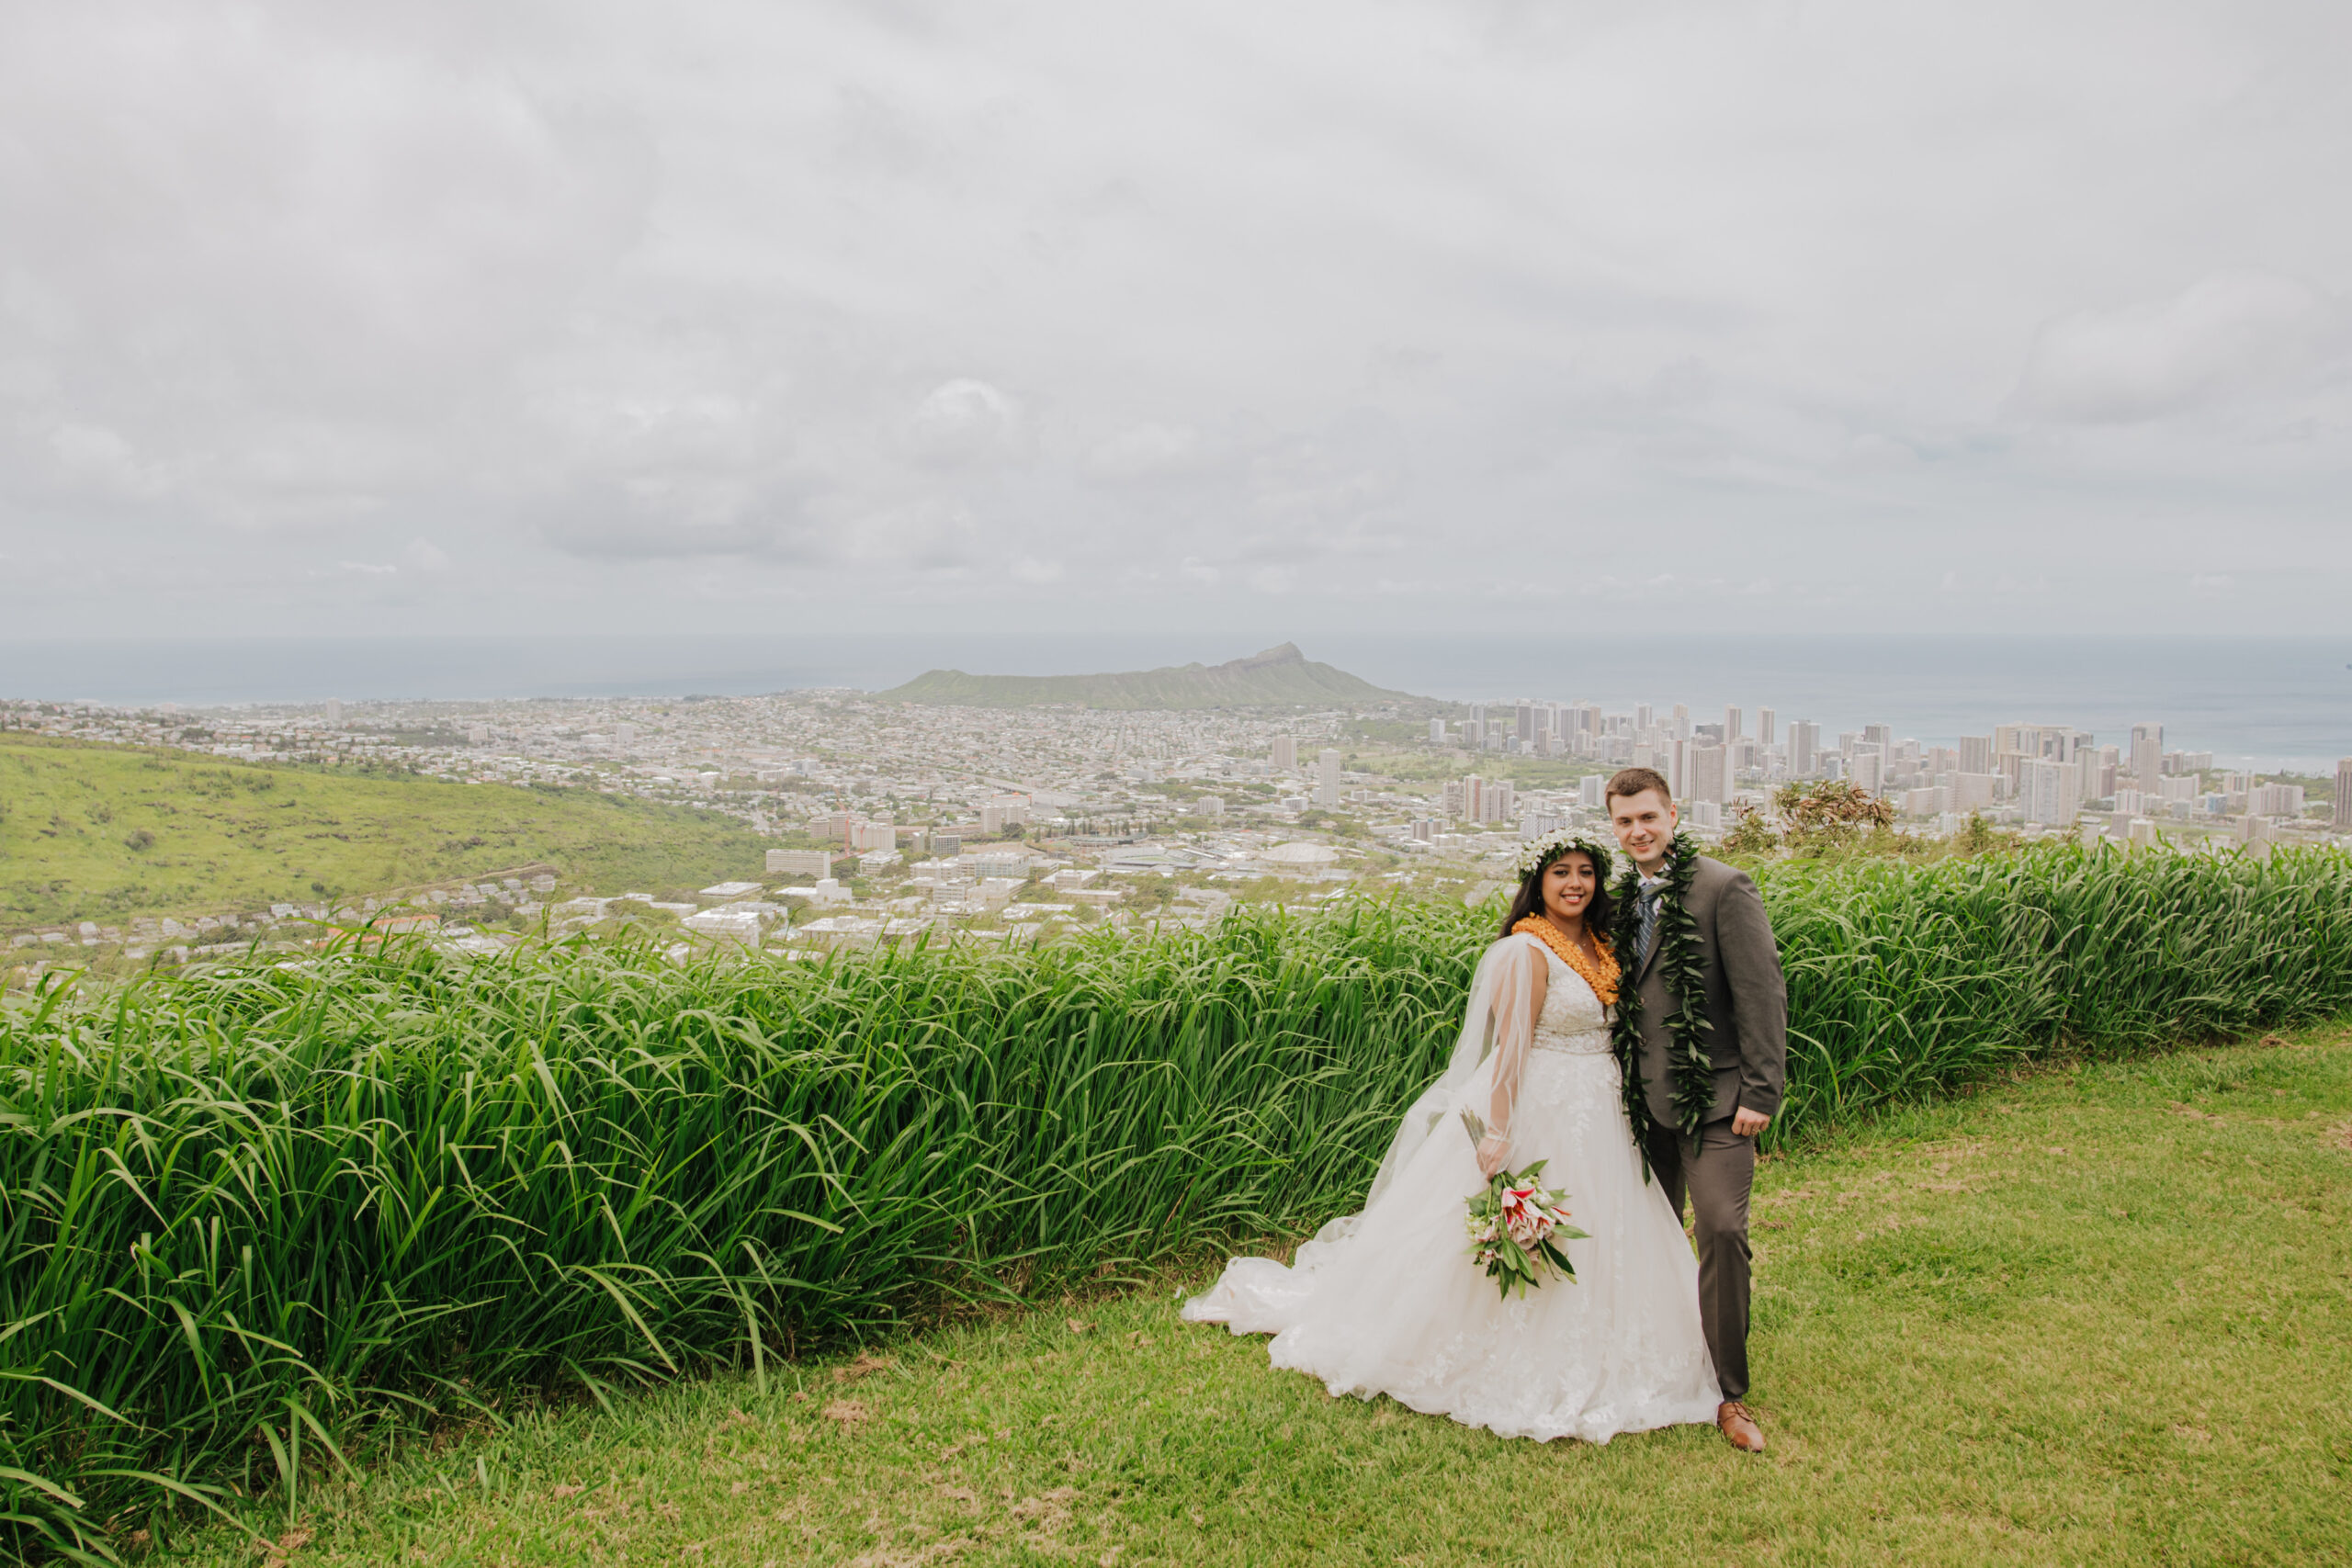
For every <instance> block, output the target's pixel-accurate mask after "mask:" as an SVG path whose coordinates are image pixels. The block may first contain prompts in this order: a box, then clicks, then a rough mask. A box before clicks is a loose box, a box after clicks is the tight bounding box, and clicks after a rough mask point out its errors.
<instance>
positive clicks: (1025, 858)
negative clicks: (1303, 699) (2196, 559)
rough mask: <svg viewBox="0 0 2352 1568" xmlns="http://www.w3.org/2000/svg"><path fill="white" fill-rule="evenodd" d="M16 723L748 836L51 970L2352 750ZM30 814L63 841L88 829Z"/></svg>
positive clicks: (1911, 818) (514, 710)
mask: <svg viewBox="0 0 2352 1568" xmlns="http://www.w3.org/2000/svg"><path fill="white" fill-rule="evenodd" d="M1276 651H1277V653H1279V654H1283V655H1286V656H1287V657H1288V659H1289V660H1291V661H1292V662H1294V663H1295V661H1296V655H1295V651H1293V650H1288V649H1283V650H1276ZM1260 657H1261V660H1262V659H1267V658H1270V657H1272V656H1264V655H1261V656H1260ZM1307 668H1309V669H1314V670H1321V669H1324V668H1326V667H1321V666H1310V667H1307ZM1212 673H1215V672H1214V671H1212ZM1093 679H1098V680H1108V679H1115V678H1109V677H1104V678H1093ZM1342 679H1348V678H1342ZM1365 691H1367V692H1370V691H1372V689H1371V688H1365ZM983 695H985V694H983ZM0 727H5V730H6V732H7V733H8V734H9V735H10V736H11V737H12V738H16V739H30V738H35V737H38V738H44V739H47V740H49V741H51V742H65V743H72V744H78V745H84V746H90V747H95V748H107V749H121V748H141V749H147V750H151V751H155V752H175V753H178V754H181V755H183V756H188V757H200V758H204V759H209V760H212V761H219V762H226V763H229V764H231V765H232V766H237V767H244V768H267V769H285V770H293V771H297V772H300V773H311V774H317V775H321V776H322V777H328V778H334V777H338V776H340V777H355V776H356V777H364V778H369V779H377V780H392V779H397V780H402V781H410V782H412V783H413V784H417V785H420V786H430V785H433V784H441V785H448V784H458V785H465V786H473V787H475V788H498V787H503V788H510V789H512V788H520V789H527V790H533V791H537V792H541V793H542V794H543V795H556V796H560V795H571V794H572V793H573V792H594V793H595V794H598V795H606V796H614V797H620V798H624V799H626V800H628V801H631V802H642V803H646V804H647V805H649V806H651V807H662V808H667V809H669V810H672V811H673V812H687V813H691V814H693V816H695V818H698V819H703V820H707V821H720V822H723V823H724V824H726V825H727V826H728V828H729V829H730V830H732V831H736V832H739V833H740V834H741V843H742V846H743V847H742V849H741V852H740V853H739V854H738V856H737V858H736V859H733V860H729V861H727V862H725V864H726V865H727V866H728V867H729V868H730V870H731V874H727V875H723V876H721V877H720V878H719V879H718V880H717V881H714V882H709V883H707V884H703V883H699V879H698V878H697V879H696V882H697V884H698V885H695V886H686V885H683V884H682V885H679V886H670V885H668V884H666V883H662V882H660V879H659V878H658V877H657V878H653V879H652V881H653V883H654V884H655V885H649V886H598V885H595V878H594V876H593V875H583V873H582V871H581V870H580V869H579V868H575V867H568V866H563V865H558V864H550V863H525V864H515V865H503V866H498V867H495V868H493V869H492V871H490V872H486V873H472V874H466V875H462V876H458V877H448V876H443V877H440V878H437V879H435V880H432V881H430V882H429V883H428V882H424V881H423V880H420V881H419V882H418V884H417V885H413V886H411V885H405V884H404V885H402V886H375V887H365V888H360V887H348V886H345V887H335V888H332V889H330V888H329V887H328V886H327V885H325V884H324V883H314V884H312V885H311V886H310V887H309V888H307V889H306V888H303V887H300V886H294V887H289V888H288V890H287V893H286V896H285V897H277V898H273V899H272V900H271V901H270V903H269V904H268V905H267V906H266V908H242V909H240V908H201V907H196V906H195V905H191V906H190V907H187V908H172V909H160V908H150V909H139V910H136V911H134V912H130V913H127V914H125V915H123V916H122V917H121V918H119V919H118V918H109V917H110V914H111V913H112V912H111V911H108V910H106V909H101V908H91V909H90V910H88V911H86V913H85V918H82V919H70V920H50V921H46V922H40V921H36V922H32V923H29V924H23V925H20V926H19V927H18V928H17V929H12V930H10V931H8V933H7V940H8V942H9V944H10V957H11V959H12V960H13V961H14V967H13V968H12V969H11V970H10V972H9V973H10V976H11V978H12V980H13V982H14V983H15V984H17V985H19V986H22V985H28V984H32V983H35V982H37V981H38V980H39V978H40V976H41V975H42V974H44V973H46V972H48V971H50V970H51V969H54V968H57V967H60V966H62V965H66V964H74V965H86V964H92V963H99V964H115V965H121V964H130V965H141V964H159V963H161V964H177V963H186V962H191V961H201V960H204V959H207V958H210V957H215V956H221V955H227V954H230V953H243V952H244V951H246V950H248V949H249V948H251V947H253V946H254V944H256V943H259V944H262V945H264V946H284V947H287V948H289V949H290V948H299V947H307V946H312V945H315V944H317V943H320V942H331V941H334V940H339V939H341V940H350V939H354V938H356V939H359V940H371V939H374V938H377V937H384V936H392V935H400V934H418V935H422V936H425V937H428V938H429V939H431V940H434V941H435V942H441V943H444V944H447V945H448V946H450V947H453V948H455V949H456V950H458V951H464V952H479V953H492V952H496V951H499V950H501V949H503V947H505V946H507V945H510V944H512V943H514V942H517V941H521V940H525V939H526V937H529V936H533V935H542V936H552V937H560V936H566V935H571V934H573V933H578V932H617V931H623V930H631V931H638V932H639V933H640V934H650V935H651V936H653V937H654V938H655V939H656V940H658V941H660V942H662V943H663V945H664V950H665V951H667V952H669V953H672V954H673V955H676V956H684V954H685V953H691V952H694V951H696V950H699V949H702V948H707V947H708V946H710V945H712V944H718V943H734V944H739V945H741V946H744V947H758V948H766V949H771V950H780V951H783V952H786V953H793V954H798V955H808V956H811V957H816V956H820V955H822V954H824V953H829V952H831V951H833V950H835V949H838V948H842V947H846V946H863V945H869V944H872V943H875V942H901V941H906V940H910V939H914V938H918V937H920V938H924V939H926V940H939V939H944V938H946V937H949V936H951V935H953V936H956V937H961V938H967V939H969V940H974V941H980V942H1006V941H1024V940H1025V941H1034V940H1037V939H1038V938H1040V937H1043V936H1047V935H1050V934H1052V933H1054V932H1057V931H1067V930H1075V929H1082V928H1085V927H1089V926H1096V925H1102V924H1110V925H1114V926H1123V925H1132V924H1136V923H1138V922H1163V923H1180V924H1207V923H1212V922H1215V921H1216V920H1218V919H1221V918H1222V917H1223V915H1224V914H1225V912H1226V911H1227V908H1230V907H1231V906H1232V905H1233V904H1234V902H1235V901H1236V900H1248V901H1251V902H1271V903H1278V904H1280V905H1282V906H1283V907H1284V908H1289V909H1291V910H1294V911H1296V912H1306V911H1311V910H1314V909H1316V908H1320V907H1324V906H1327V905H1329V904H1330V903H1332V902H1333V901H1334V900H1342V899H1347V898H1351V897H1380V896H1384V895H1385V894H1387V893H1390V892H1394V891H1396V890H1398V889H1400V888H1409V889H1413V890H1416V891H1419V892H1422V893H1430V894H1449V895H1454V896H1461V897H1469V898H1473V899H1475V898H1476V897H1481V896H1483V895H1484V894H1487V893H1489V892H1491V891H1493V890H1494V889H1496V888H1497V887H1498V886H1500V885H1501V879H1502V878H1504V877H1506V876H1507V875H1508V874H1509V873H1508V869H1507V868H1508V865H1509V862H1510V856H1511V854H1512V852H1513V851H1514V848H1515V846H1516V844H1517V843H1518V842H1519V840H1521V839H1522V838H1524V837H1528V836H1532V835H1535V834H1540V833H1545V832H1549V831H1552V830H1554V829H1558V828H1561V827H1566V826H1589V827H1592V828H1594V829H1601V828H1602V827H1603V826H1604V823H1605V811H1604V809H1603V801H1602V786H1603V784H1604V783H1605V781H1606V779H1607V777H1608V775H1609V774H1610V773H1611V772H1612V771H1614V770H1616V769H1618V768H1621V767H1626V766H1642V767H1650V768H1654V769H1656V770H1657V771H1658V772H1659V773H1662V774H1664V775H1665V776H1666V777H1667V778H1668V780H1669V781H1670V783H1671V784H1672V785H1673V788H1674V790H1675V793H1676V795H1677V797H1678V800H1679V802H1680V804H1681V808H1682V812H1683V816H1684V819H1685V821H1686V823H1687V824H1688V825H1689V826H1690V827H1691V829H1692V831H1694V832H1695V833H1696V834H1697V835H1698V836H1699V837H1700V838H1701V839H1702V840H1708V841H1720V840H1724V838H1725V837H1726V835H1729V836H1731V837H1732V839H1733V840H1734V844H1735V847H1739V845H1740V843H1741V842H1742V839H1741V835H1742V834H1743V831H1745V832H1746V833H1747V835H1748V842H1749V843H1750V846H1751V847H1752V846H1753V845H1757V844H1766V843H1770V841H1771V840H1770V837H1769V835H1770V833H1771V832H1772V831H1773V830H1774V829H1777V828H1781V827H1783V826H1785V824H1784V823H1783V822H1782V818H1783V817H1784V816H1785V815H1786V813H1787V811H1788V810H1789V808H1790V803H1791V802H1792V800H1793V799H1795V798H1797V796H1798V795H1802V794H1803V792H1804V791H1805V790H1806V789H1815V790H1817V789H1818V788H1819V786H1821V785H1823V784H1838V785H1841V786H1843V798H1847V799H1858V800H1862V801H1866V802H1867V803H1869V807H1868V811H1867V812H1866V813H1865V816H1866V818H1867V823H1866V825H1874V826H1875V829H1876V830H1877V831H1878V832H1879V833H1880V834H1881V835H1882V836H1887V835H1892V836H1893V837H1894V839H1895V840H1898V841H1899V843H1900V844H1901V845H1907V846H1910V847H1913V848H1924V847H1925V846H1927V845H1929V844H1932V843H1934V842H1935V841H1937V840H1948V839H1951V838H1952V837H1954V836H1955V835H1961V834H1967V833H1973V834H1977V835H1980V836H1981V835H1983V834H1985V833H1987V832H2005V833H2009V834H2014V835H2017V836H2019V837H2024V838H2046V837H2051V836H2067V837H2073V836H2080V837H2081V838H2083V839H2085V840H2118V841H2123V842H2130V843H2137V844H2145V845H2153V844H2156V843H2159V842H2163V843H2168V844H2172V845H2175V846H2177V847H2180V848H2198V847H2207V848H2212V847H2221V846H2237V847H2240V848H2245V849H2251V850H2253V851H2255V852H2263V849H2264V846H2266V845H2268V844H2271V843H2274V842H2294V841H2304V842H2312V841H2324V840H2327V839H2328V838H2330V837H2332V836H2335V835H2342V834H2345V833H2346V832H2347V831H2352V824H2347V823H2346V820H2345V807H2346V804H2347V802H2352V789H2347V788H2346V780H2345V779H2344V777H2343V776H2342V773H2339V775H2338V777H2337V778H2336V779H2334V780H2326V779H2311V778H2301V779H2298V778H2290V777H2284V776H2269V775H2255V774H2249V773H2233V772H2226V771H2218V770H2216V769H2215V768H2214V766H2213V759H2212V758H2211V755H2210V754H2205V753H2199V752H2194V751H2184V750H2168V749H2167V748H2166V746H2165V739H2164V731H2163V728H2162V727H2161V726H2160V725H2156V724H2148V725H2143V726H2138V727H2135V728H2134V729H2133V730H2132V732H2131V734H2130V735H2129V736H2124V737H2118V738H2113V739H2109V738H2102V737H2098V736H2095V735H2091V734H2087V733H2085V732H2083V731H2080V730H2077V729H2074V728H2069V727H2066V726H2064V725H2054V724H2014V725H2004V726H2001V727H1999V728H1996V729H1995V730H1994V731H1993V732H1992V733H1990V734H1988V735H1985V736H1982V737H1962V738H1960V739H1958V741H1957V743H1956V744H1949V745H1930V744H1922V743H1921V742H1919V741H1918V740H1916V739H1907V738H1902V737H1898V736H1896V735H1895V734H1894V731H1893V729H1892V728H1889V727H1887V726H1883V725H1872V726H1868V727H1865V728H1862V729H1860V730H1859V731H1852V732H1845V733H1839V734H1835V735H1828V734H1824V733H1823V732H1822V730H1821V728H1820V726H1819V725H1818V724H1816V723H1814V722H1813V721H1810V720H1807V719H1801V718H1797V719H1791V718H1784V717H1782V716H1780V715H1778V714H1776V713H1775V712H1774V711H1773V710H1772V709H1770V708H1759V709H1758V710H1756V711H1755V712H1754V713H1753V714H1752V715H1751V714H1748V713H1747V712H1744V711H1743V710H1741V709H1739V708H1730V709H1727V710H1724V711H1723V712H1721V713H1708V714H1704V715H1701V714H1697V713H1694V712H1693V711H1692V710H1691V708H1689V707H1688V706H1686V705H1672V706H1647V705H1644V706H1636V707H1634V709H1633V710H1632V711H1630V712H1608V711H1604V710H1603V709H1602V707H1601V706H1600V705H1597V704H1590V703H1575V702H1570V703H1555V702H1540V701H1533V700H1515V701H1498V702H1494V703H1487V704H1443V703H1437V702H1434V701H1430V700H1426V699H1419V698H1412V697H1408V696H1405V695H1404V694H1376V695H1375V696H1374V698H1372V699H1369V700H1360V701H1359V702H1357V703H1355V704H1351V705H1345V706H1335V707H1329V708H1323V709H1311V708H1306V707H1304V706H1301V705H1296V704H1291V705H1250V706H1234V707H1222V708H1216V707H1209V708H1184V709H1152V708H1141V709H1125V708H1114V707H1105V706H1080V705H1075V704H1069V703H1062V704H1048V705H1019V706H1002V705H967V704H965V703H960V702H954V701H947V702H917V701H910V700H903V699H899V698H897V697H896V696H894V695H891V694H885V695H883V696H878V697H877V696H875V695H872V694H865V693H860V692H854V691H797V692H787V693H779V694H771V695H764V696H754V697H686V698H626V699H624V698H610V699H596V700H577V699H563V700H559V699H536V700H513V701H500V702H485V703H479V704H466V703H450V702H415V703H390V702H370V703H350V704H345V703H334V702H331V703H326V704H323V705H248V706H240V707H234V708H209V709H194V708H191V709H186V710H183V709H179V708H176V707H175V706H173V705H157V706H153V707H143V708H121V707H108V706H102V705H92V704H61V703H40V702H26V701H17V702H10V703H6V704H0ZM1792 785H1794V786H1797V790H1796V791H1795V792H1794V793H1792V791H1791V787H1790V786H1792ZM433 798H436V799H442V798H448V797H446V796H435V797H433ZM92 809H93V810H94V811H96V812H107V810H108V808H107V807H104V806H94V807H92ZM109 815H110V813H109ZM131 815H136V813H135V812H134V813H132V814H131ZM125 820H126V821H128V820H129V818H125ZM1743 824H1746V825H1747V826H1746V828H1745V829H1743ZM6 826H7V824H6V822H5V819H0V830H4V829H6ZM16 830H17V835H18V837H19V838H20V839H23V840H26V841H27V843H28V844H29V843H30V842H31V840H32V837H33V835H34V834H36V833H47V834H49V835H51V836H52V837H53V836H54V833H55V831H56V828H55V826H54V825H51V827H48V828H38V827H36V826H34V825H32V824H28V823H24V822H22V821H20V822H19V823H17V825H16ZM74 830H75V831H76V832H77V833H79V834H81V835H82V836H84V837H85V838H86V837H87V836H88V835H89V833H90V832H91V831H92V830H93V829H92V827H91V824H89V823H85V822H76V823H74ZM107 830H109V831H110V830H111V827H109V829H107ZM158 830H159V829H150V828H145V827H140V826H132V827H130V829H128V831H127V833H126V834H125V835H124V837H123V839H122V842H123V843H124V844H125V845H127V846H129V848H130V850H132V851H134V852H136V851H140V850H141V849H142V848H143V846H141V843H140V838H141V835H142V834H143V835H147V836H148V837H149V838H151V839H152V837H153V833H154V832H156V831H158ZM313 836H315V835H313ZM461 842H462V840H461ZM445 847H447V846H445ZM484 848H485V849H487V848H490V846H488V845H485V846H484ZM32 853H37V850H34V849H30V848H28V849H24V850H21V851H19V852H18V857H19V858H22V856H23V855H26V854H32ZM492 858H495V857H494V855H493V857H492ZM681 869H683V868H681ZM673 875H674V873H673ZM120 901H121V900H120V899H119V898H118V899H117V900H116V902H117V903H119V902H120ZM199 902H200V900H199Z"/></svg>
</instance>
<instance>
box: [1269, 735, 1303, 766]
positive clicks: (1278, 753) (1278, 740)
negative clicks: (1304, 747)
mask: <svg viewBox="0 0 2352 1568" xmlns="http://www.w3.org/2000/svg"><path fill="white" fill-rule="evenodd" d="M1272 762H1273V764H1274V766H1276V767H1277V768H1280V769H1282V770H1283V772H1285V773H1291V772H1295V771H1296V769H1297V767H1298V737H1297V736H1295V735H1277V736H1275V737H1274V747H1273V756H1272Z"/></svg>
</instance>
